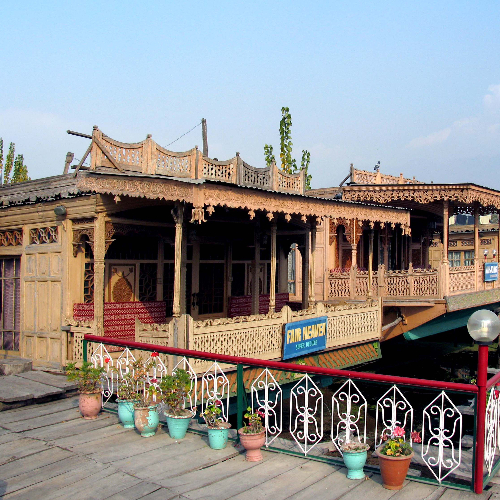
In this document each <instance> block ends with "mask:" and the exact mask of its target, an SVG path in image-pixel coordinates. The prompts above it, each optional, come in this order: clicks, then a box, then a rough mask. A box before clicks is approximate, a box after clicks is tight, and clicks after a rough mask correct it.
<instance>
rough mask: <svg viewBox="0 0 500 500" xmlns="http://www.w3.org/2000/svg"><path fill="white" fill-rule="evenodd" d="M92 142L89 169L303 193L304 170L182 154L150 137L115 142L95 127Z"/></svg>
mask: <svg viewBox="0 0 500 500" xmlns="http://www.w3.org/2000/svg"><path fill="white" fill-rule="evenodd" d="M92 139H93V143H92V149H91V162H90V169H91V170H95V169H96V168H98V167H109V168H115V169H118V170H120V171H122V172H126V171H131V172H141V173H143V174H149V175H162V176H168V177H178V178H179V177H183V178H191V179H208V180H213V181H220V182H226V183H230V184H238V185H241V186H249V187H257V188H261V189H272V190H274V191H281V192H285V193H296V194H303V193H304V189H305V179H304V172H303V171H300V172H299V173H296V174H286V173H285V172H283V171H281V170H280V169H279V168H278V167H277V166H276V164H275V163H273V164H272V165H271V166H269V167H265V168H255V167H252V166H251V165H249V164H248V163H246V162H244V161H243V160H242V159H241V158H240V156H239V154H238V153H237V154H236V156H235V157H234V158H231V159H229V160H225V161H219V160H216V159H212V158H208V157H207V156H204V155H203V154H202V153H201V152H200V151H198V149H197V148H193V149H190V150H189V151H185V152H181V153H176V152H173V151H169V150H167V149H165V148H163V147H161V146H160V145H159V144H157V143H156V142H155V141H153V139H152V138H151V136H150V135H148V136H147V138H146V139H145V140H144V141H141V142H137V143H123V142H118V141H115V140H114V139H111V138H110V137H108V136H107V135H105V134H103V133H102V132H101V131H100V130H99V129H98V128H94V132H93V134H92Z"/></svg>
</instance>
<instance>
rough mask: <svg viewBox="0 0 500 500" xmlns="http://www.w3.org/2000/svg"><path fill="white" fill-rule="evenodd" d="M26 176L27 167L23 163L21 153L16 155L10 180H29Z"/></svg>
mask: <svg viewBox="0 0 500 500" xmlns="http://www.w3.org/2000/svg"><path fill="white" fill-rule="evenodd" d="M30 180H31V179H30V178H29V176H28V167H27V166H26V165H25V164H24V157H23V155H17V156H16V159H15V161H14V171H13V172H12V179H11V181H10V182H12V183H13V184H14V183H15V182H24V181H30Z"/></svg>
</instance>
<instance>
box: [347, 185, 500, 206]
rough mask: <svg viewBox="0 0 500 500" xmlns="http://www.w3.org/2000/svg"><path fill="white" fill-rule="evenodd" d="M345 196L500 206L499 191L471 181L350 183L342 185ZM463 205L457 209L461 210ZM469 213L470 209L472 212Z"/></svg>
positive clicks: (358, 199) (366, 199)
mask: <svg viewBox="0 0 500 500" xmlns="http://www.w3.org/2000/svg"><path fill="white" fill-rule="evenodd" d="M342 196H343V199H345V200H349V201H373V202H376V203H390V202H391V201H395V200H409V201H415V202H417V203H421V204H427V203H432V202H435V201H444V200H449V201H453V202H456V203H458V204H464V205H466V206H469V207H470V206H472V205H473V204H474V202H478V203H480V205H481V206H482V207H483V209H485V210H486V211H487V210H490V211H491V210H492V209H493V208H495V209H499V208H500V193H497V192H495V191H493V190H491V189H486V188H482V187H480V186H474V185H472V184H466V185H460V184H455V185H453V184H447V185H443V184H401V185H398V186H390V185H389V186H384V185H371V186H347V187H345V188H344V189H343V195H342ZM460 210H461V209H460V207H455V211H456V212H457V213H458V212H460ZM469 213H470V212H469Z"/></svg>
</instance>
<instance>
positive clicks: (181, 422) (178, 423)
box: [165, 415, 191, 439]
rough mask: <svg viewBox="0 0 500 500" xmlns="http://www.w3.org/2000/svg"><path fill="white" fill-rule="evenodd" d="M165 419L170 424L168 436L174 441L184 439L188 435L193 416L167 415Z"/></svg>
mask: <svg viewBox="0 0 500 500" xmlns="http://www.w3.org/2000/svg"><path fill="white" fill-rule="evenodd" d="M165 419H166V420H167V424H168V434H169V435H170V437H171V438H172V439H182V438H183V437H184V436H185V435H186V432H187V429H188V427H189V422H190V421H191V415H189V416H187V417H185V416H182V417H173V416H171V415H165Z"/></svg>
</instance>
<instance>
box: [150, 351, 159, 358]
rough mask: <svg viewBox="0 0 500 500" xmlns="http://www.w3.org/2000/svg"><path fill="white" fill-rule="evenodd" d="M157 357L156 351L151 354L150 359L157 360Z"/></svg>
mask: <svg viewBox="0 0 500 500" xmlns="http://www.w3.org/2000/svg"><path fill="white" fill-rule="evenodd" d="M158 356H159V354H158V353H157V352H156V351H154V352H152V353H151V357H152V358H157V357H158Z"/></svg>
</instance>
